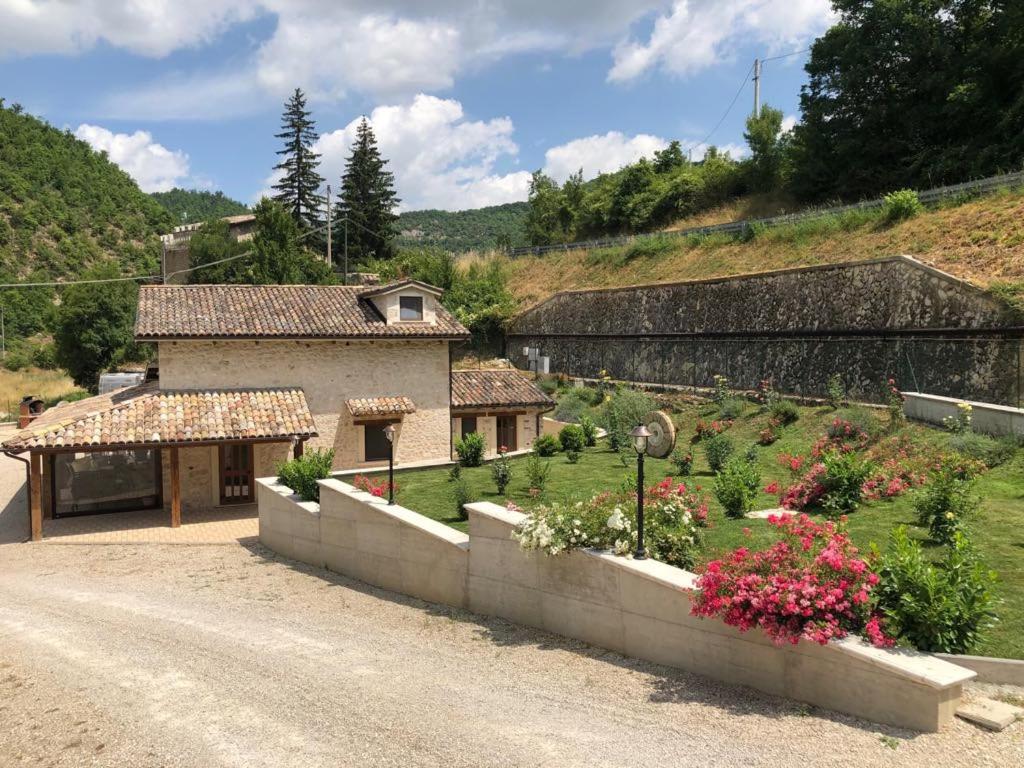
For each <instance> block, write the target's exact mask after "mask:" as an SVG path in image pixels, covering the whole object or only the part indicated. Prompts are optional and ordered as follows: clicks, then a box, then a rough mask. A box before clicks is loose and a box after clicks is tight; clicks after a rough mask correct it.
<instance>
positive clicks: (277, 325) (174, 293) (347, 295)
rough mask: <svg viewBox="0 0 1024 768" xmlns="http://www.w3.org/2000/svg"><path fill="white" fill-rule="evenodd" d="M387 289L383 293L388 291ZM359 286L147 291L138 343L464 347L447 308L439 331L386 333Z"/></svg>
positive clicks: (415, 327) (410, 326)
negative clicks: (371, 341) (359, 342)
mask: <svg viewBox="0 0 1024 768" xmlns="http://www.w3.org/2000/svg"><path fill="white" fill-rule="evenodd" d="M385 287H386V286H385ZM365 290H366V288H365V286H358V285H146V286H142V287H141V288H140V289H139V313H138V317H137V318H136V321H135V337H136V338H137V339H140V340H145V339H188V338H200V339H210V338H213V339H232V338H235V339H253V338H282V339H296V338H299V339H358V338H428V339H462V338H467V337H468V336H469V331H467V330H466V329H465V328H464V327H463V326H462V325H461V324H460V323H459V322H458V321H457V320H456V319H455V318H454V317H452V316H451V314H449V312H448V311H447V310H446V309H444V307H441V306H438V308H437V323H436V324H432V323H395V324H392V325H388V324H387V322H386V321H385V320H384V318H383V317H382V316H381V314H380V312H379V311H378V310H377V308H376V307H374V305H373V303H372V302H371V301H369V300H367V299H365V298H362V297H361V296H360V294H361V292H363V291H365Z"/></svg>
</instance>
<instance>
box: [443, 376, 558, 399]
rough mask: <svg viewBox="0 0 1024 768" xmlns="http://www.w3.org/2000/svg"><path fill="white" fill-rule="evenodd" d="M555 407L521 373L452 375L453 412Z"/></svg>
mask: <svg viewBox="0 0 1024 768" xmlns="http://www.w3.org/2000/svg"><path fill="white" fill-rule="evenodd" d="M554 405H555V401H554V400H552V399H551V398H550V397H548V396H547V395H546V394H544V392H543V391H542V390H541V389H540V388H539V387H538V386H537V385H536V384H534V383H533V382H532V381H530V380H529V379H527V378H526V377H525V376H523V374H521V373H520V372H519V371H515V370H508V369H505V370H494V371H472V370H467V371H452V408H500V407H503V406H537V407H541V408H552V407H554Z"/></svg>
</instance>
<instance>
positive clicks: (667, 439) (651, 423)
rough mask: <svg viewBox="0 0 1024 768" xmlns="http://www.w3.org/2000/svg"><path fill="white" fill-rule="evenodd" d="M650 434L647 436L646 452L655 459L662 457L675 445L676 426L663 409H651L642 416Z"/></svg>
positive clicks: (669, 452)
mask: <svg viewBox="0 0 1024 768" xmlns="http://www.w3.org/2000/svg"><path fill="white" fill-rule="evenodd" d="M644 423H645V424H646V425H647V429H649V430H650V431H651V436H650V437H649V438H647V453H648V454H649V455H651V456H653V457H654V458H656V459H664V458H665V457H666V456H668V455H669V454H671V453H672V449H673V448H675V447H676V427H675V424H673V423H672V419H671V418H669V415H668V414H667V413H665V412H664V411H651V412H650V413H648V414H647V415H646V416H645V417H644Z"/></svg>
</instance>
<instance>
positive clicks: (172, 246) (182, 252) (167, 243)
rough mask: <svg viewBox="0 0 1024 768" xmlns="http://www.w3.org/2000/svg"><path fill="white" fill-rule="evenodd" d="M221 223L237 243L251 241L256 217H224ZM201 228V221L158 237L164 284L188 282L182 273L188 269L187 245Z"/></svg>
mask: <svg viewBox="0 0 1024 768" xmlns="http://www.w3.org/2000/svg"><path fill="white" fill-rule="evenodd" d="M221 221H226V222H227V224H228V230H229V231H230V233H231V236H232V237H233V238H234V239H235V240H236V241H237V242H239V243H243V242H245V241H247V240H251V239H252V236H253V233H254V232H255V230H256V215H255V214H252V213H243V214H241V215H238V216H224V217H223V218H221ZM202 226H203V222H201V221H200V222H197V223H195V224H182V225H181V226H180V227H175V228H174V229H173V230H172V231H171V232H169V233H168V234H166V235H160V241H161V242H162V243H163V247H164V252H163V260H162V271H163V277H164V282H165V283H168V284H171V285H183V284H185V283H187V282H188V274H187V273H185V272H182V270H185V269H188V267H189V248H188V244H189V241H190V240H191V239H192V235H194V234H195V233H196V232H198V231H199V230H200V229H201V228H202ZM175 273H177V274H175Z"/></svg>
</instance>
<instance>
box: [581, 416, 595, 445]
mask: <svg viewBox="0 0 1024 768" xmlns="http://www.w3.org/2000/svg"><path fill="white" fill-rule="evenodd" d="M580 429H582V430H583V442H584V444H585V445H586V446H587V448H593V447H594V446H595V445H597V425H596V424H595V423H594V420H593V419H592V418H590V417H589V416H582V417H581V418H580Z"/></svg>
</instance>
